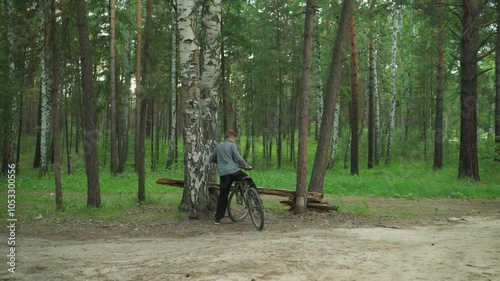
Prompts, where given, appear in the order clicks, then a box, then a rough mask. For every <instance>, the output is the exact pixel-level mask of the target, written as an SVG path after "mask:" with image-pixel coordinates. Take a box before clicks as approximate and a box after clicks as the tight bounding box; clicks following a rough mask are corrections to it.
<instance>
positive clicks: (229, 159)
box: [208, 139, 252, 176]
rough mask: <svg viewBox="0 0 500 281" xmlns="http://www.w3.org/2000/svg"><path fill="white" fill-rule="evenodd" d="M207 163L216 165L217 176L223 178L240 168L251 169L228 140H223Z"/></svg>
mask: <svg viewBox="0 0 500 281" xmlns="http://www.w3.org/2000/svg"><path fill="white" fill-rule="evenodd" d="M208 161H209V162H211V163H216V164H217V170H218V172H219V176H225V175H229V174H233V173H236V172H238V171H239V170H240V167H242V168H244V169H251V168H252V167H250V165H248V163H247V162H245V159H243V157H241V155H240V153H239V152H238V149H237V148H236V145H235V144H234V143H232V142H231V141H230V140H229V139H226V140H224V142H221V143H219V144H218V145H217V147H216V148H215V151H214V152H213V153H212V155H210V158H208Z"/></svg>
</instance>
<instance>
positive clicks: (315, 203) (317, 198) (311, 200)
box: [156, 178, 339, 211]
mask: <svg viewBox="0 0 500 281" xmlns="http://www.w3.org/2000/svg"><path fill="white" fill-rule="evenodd" d="M156 183H157V184H163V185H169V186H175V187H180V188H184V180H179V179H169V178H162V179H157V180H156ZM208 189H217V190H218V189H219V184H218V183H213V182H212V183H208ZM257 191H258V192H259V193H260V194H266V195H274V196H280V197H288V200H283V201H280V203H281V204H285V205H288V206H290V209H293V207H294V206H295V191H293V190H287V189H276V188H267V187H257ZM307 207H308V208H309V209H312V210H315V211H338V209H339V207H338V206H335V205H330V204H328V203H327V202H323V194H322V193H317V192H308V193H307Z"/></svg>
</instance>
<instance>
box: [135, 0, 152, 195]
mask: <svg viewBox="0 0 500 281" xmlns="http://www.w3.org/2000/svg"><path fill="white" fill-rule="evenodd" d="M140 2H141V1H138V2H137V3H138V9H139V8H140V5H141V4H140ZM151 5H152V0H147V1H146V26H145V34H144V58H143V61H142V62H143V64H142V67H141V64H140V63H138V67H141V69H142V71H138V72H139V73H140V74H141V75H140V76H138V77H140V78H139V79H141V83H137V84H138V89H139V92H138V93H137V104H138V106H137V112H136V113H137V114H138V116H137V124H136V131H137V132H136V154H137V157H136V159H137V163H136V167H137V174H138V179H139V181H138V190H137V199H138V201H139V203H143V202H144V201H145V200H146V167H145V164H146V163H145V161H146V151H145V140H146V122H147V113H148V105H149V103H150V100H149V99H148V98H146V89H145V88H146V87H145V85H146V83H147V79H148V62H149V44H150V36H149V32H150V25H151ZM141 16H142V14H141V13H140V12H139V14H138V15H137V27H138V28H139V30H140V27H141V22H142V18H141ZM139 34H140V32H138V36H139ZM138 42H139V41H138ZM139 51H140V48H138V51H137V52H138V53H139ZM140 57H141V56H140V55H138V59H137V60H138V61H139V60H140Z"/></svg>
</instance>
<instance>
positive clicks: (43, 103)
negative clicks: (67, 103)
mask: <svg viewBox="0 0 500 281" xmlns="http://www.w3.org/2000/svg"><path fill="white" fill-rule="evenodd" d="M46 21H47V18H46V17H43V22H42V26H43V27H44V28H43V44H42V51H41V53H40V65H41V78H40V80H41V81H40V84H41V85H40V111H41V112H40V120H41V121H40V176H43V175H45V173H46V172H47V166H48V164H47V163H48V151H49V143H50V124H51V122H50V120H51V115H52V113H51V112H52V107H51V102H50V93H49V91H48V90H47V82H48V81H47V78H48V75H47V72H48V71H47V58H48V55H47V51H48V48H46V45H47V44H46V43H47V42H48V40H47V36H46V33H47V32H46V28H45V26H46Z"/></svg>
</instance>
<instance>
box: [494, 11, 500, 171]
mask: <svg viewBox="0 0 500 281" xmlns="http://www.w3.org/2000/svg"><path fill="white" fill-rule="evenodd" d="M497 18H500V3H499V2H497ZM495 49H496V65H495V91H496V95H495V161H496V162H500V22H497V40H496V46H495Z"/></svg>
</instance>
